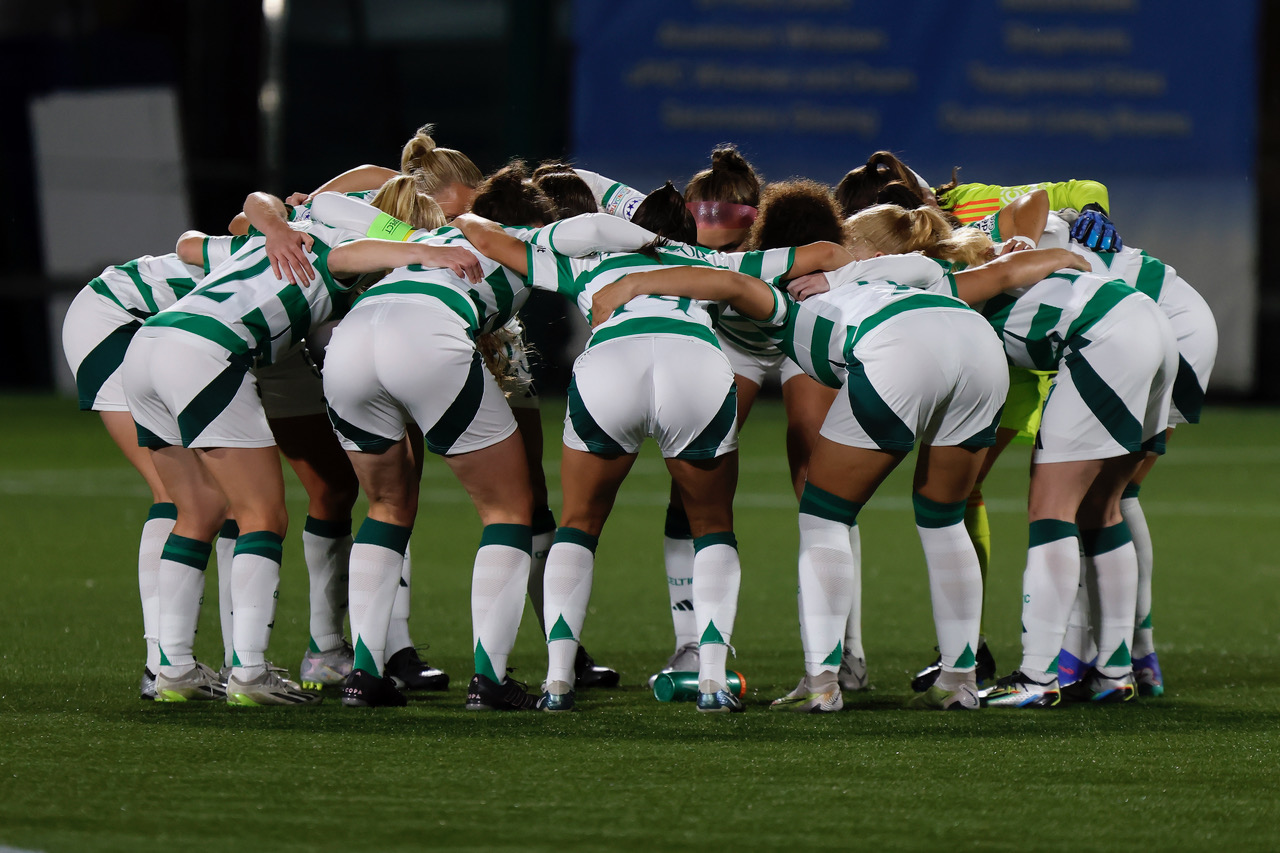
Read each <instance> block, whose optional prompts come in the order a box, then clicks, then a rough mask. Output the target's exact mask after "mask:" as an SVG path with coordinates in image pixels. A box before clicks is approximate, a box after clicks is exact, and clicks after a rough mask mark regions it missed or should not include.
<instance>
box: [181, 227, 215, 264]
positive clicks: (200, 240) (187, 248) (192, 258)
mask: <svg viewBox="0 0 1280 853" xmlns="http://www.w3.org/2000/svg"><path fill="white" fill-rule="evenodd" d="M207 237H208V235H207V234H205V233H204V232H203V231H194V230H192V231H184V232H182V236H181V237H179V238H178V244H177V245H176V246H174V249H173V251H174V252H175V253H176V254H177V256H178V260H180V261H182V262H183V263H184V264H190V265H191V266H193V267H199V266H204V241H205V239H206V238H207Z"/></svg>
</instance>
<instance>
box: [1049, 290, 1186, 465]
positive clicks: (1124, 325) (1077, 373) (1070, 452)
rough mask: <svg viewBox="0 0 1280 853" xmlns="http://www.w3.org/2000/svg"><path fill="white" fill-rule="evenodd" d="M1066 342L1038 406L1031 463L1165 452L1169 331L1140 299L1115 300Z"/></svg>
mask: <svg viewBox="0 0 1280 853" xmlns="http://www.w3.org/2000/svg"><path fill="white" fill-rule="evenodd" d="M1078 338H1079V339H1080V340H1072V341H1068V342H1067V347H1066V354H1065V355H1064V357H1063V359H1062V361H1061V362H1060V363H1059V369H1058V375H1057V376H1056V377H1054V380H1053V387H1052V388H1050V389H1049V399H1048V400H1047V401H1046V402H1045V404H1044V415H1043V416H1042V418H1041V420H1040V432H1039V433H1038V434H1037V436H1036V449H1035V455H1034V457H1033V458H1034V460H1035V461H1036V462H1078V461H1081V460H1087V459H1111V458H1113V457H1116V456H1124V455H1125V454H1128V453H1137V452H1138V451H1141V450H1151V451H1155V452H1157V453H1163V452H1164V431H1165V428H1166V427H1167V426H1168V423H1169V404H1170V397H1171V395H1172V393H1173V380H1174V377H1175V376H1176V375H1177V372H1178V349H1177V345H1176V343H1175V340H1174V334H1173V329H1172V328H1171V327H1170V326H1169V322H1168V320H1167V319H1165V316H1164V314H1163V313H1162V312H1161V311H1160V309H1159V308H1158V307H1157V306H1156V304H1155V303H1154V302H1152V301H1151V300H1150V299H1147V298H1146V297H1142V298H1133V297H1131V298H1129V299H1125V300H1124V301H1122V302H1120V303H1119V304H1118V305H1116V306H1115V307H1114V308H1112V309H1111V311H1110V312H1109V313H1108V314H1107V315H1106V316H1105V317H1103V318H1102V319H1101V320H1099V321H1098V323H1097V324H1095V325H1094V326H1093V327H1092V328H1090V329H1088V330H1087V331H1086V332H1085V333H1084V334H1083V335H1081V336H1078Z"/></svg>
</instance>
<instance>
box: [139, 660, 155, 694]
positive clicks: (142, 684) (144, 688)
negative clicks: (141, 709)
mask: <svg viewBox="0 0 1280 853" xmlns="http://www.w3.org/2000/svg"><path fill="white" fill-rule="evenodd" d="M138 697H139V698H141V699H146V700H147V701H148V702H150V701H153V700H154V699H155V698H156V674H155V673H154V672H152V671H151V670H149V669H147V668H146V667H143V668H142V680H141V681H139V682H138Z"/></svg>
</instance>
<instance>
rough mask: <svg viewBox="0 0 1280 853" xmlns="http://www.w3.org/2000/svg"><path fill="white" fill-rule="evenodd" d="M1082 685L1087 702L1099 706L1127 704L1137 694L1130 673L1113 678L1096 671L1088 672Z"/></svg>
mask: <svg viewBox="0 0 1280 853" xmlns="http://www.w3.org/2000/svg"><path fill="white" fill-rule="evenodd" d="M1082 683H1083V684H1084V687H1085V690H1086V691H1087V698H1088V700H1089V701H1090V702H1096V703H1098V704H1101V705H1110V704H1114V703H1118V702H1128V701H1129V700H1130V699H1132V698H1133V697H1134V696H1136V695H1137V693H1138V688H1137V685H1136V684H1135V682H1134V679H1133V673H1132V672H1126V673H1125V674H1124V675H1121V676H1119V677H1115V678H1113V677H1111V676H1107V675H1103V674H1102V673H1100V672H1098V671H1097V670H1096V669H1095V670H1090V671H1089V675H1088V676H1086V677H1085V678H1084V679H1083V681H1082Z"/></svg>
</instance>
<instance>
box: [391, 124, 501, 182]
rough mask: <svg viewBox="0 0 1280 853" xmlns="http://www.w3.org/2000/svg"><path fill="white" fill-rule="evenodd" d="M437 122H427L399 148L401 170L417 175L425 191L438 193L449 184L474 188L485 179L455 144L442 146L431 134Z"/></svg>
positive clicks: (407, 173)
mask: <svg viewBox="0 0 1280 853" xmlns="http://www.w3.org/2000/svg"><path fill="white" fill-rule="evenodd" d="M434 132H435V126H434V125H430V124H424V125H423V126H422V127H420V128H418V132H417V133H415V134H414V135H413V138H412V139H410V140H409V141H408V142H406V143H405V144H404V148H403V149H402V150H401V151H400V171H401V172H403V173H404V174H406V175H412V176H413V177H415V178H417V179H418V183H419V184H420V186H421V188H422V191H423V192H425V193H435V192H438V191H439V190H441V189H443V188H445V187H447V186H449V185H450V184H462V185H463V186H466V187H470V188H471V189H475V188H476V187H478V186H480V182H481V181H482V180H484V175H482V174H480V169H479V168H477V166H476V164H475V163H472V162H471V159H470V158H469V157H467V155H466V154H463V153H462V152H461V151H458V150H456V149H453V148H440V147H438V146H437V145H436V141H435V140H434V139H432V138H431V134H432V133H434Z"/></svg>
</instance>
